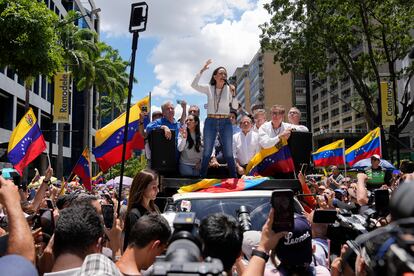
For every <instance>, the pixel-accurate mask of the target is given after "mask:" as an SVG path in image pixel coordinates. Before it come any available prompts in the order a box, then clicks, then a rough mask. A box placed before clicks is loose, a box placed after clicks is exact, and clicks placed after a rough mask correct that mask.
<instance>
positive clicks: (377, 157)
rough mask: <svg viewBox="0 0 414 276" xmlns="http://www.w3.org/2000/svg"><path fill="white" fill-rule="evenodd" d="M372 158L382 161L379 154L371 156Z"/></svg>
mask: <svg viewBox="0 0 414 276" xmlns="http://www.w3.org/2000/svg"><path fill="white" fill-rule="evenodd" d="M371 158H375V159H378V160H379V159H381V156H379V155H378V154H373V155H371Z"/></svg>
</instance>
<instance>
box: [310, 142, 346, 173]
mask: <svg viewBox="0 0 414 276" xmlns="http://www.w3.org/2000/svg"><path fill="white" fill-rule="evenodd" d="M312 158H313V163H314V164H315V167H325V166H332V165H336V166H338V165H343V164H345V140H344V139H342V140H338V141H335V142H333V143H330V144H328V145H326V146H323V147H321V148H319V149H318V150H317V151H315V152H313V153H312Z"/></svg>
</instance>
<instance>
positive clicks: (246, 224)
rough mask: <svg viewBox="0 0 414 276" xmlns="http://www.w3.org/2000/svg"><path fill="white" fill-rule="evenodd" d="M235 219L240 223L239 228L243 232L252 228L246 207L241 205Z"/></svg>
mask: <svg viewBox="0 0 414 276" xmlns="http://www.w3.org/2000/svg"><path fill="white" fill-rule="evenodd" d="M236 213H237V218H238V220H239V223H240V228H241V229H242V231H243V232H246V231H250V230H251V228H252V222H251V220H250V212H249V210H248V209H247V207H246V206H244V205H241V206H240V208H239V209H238V210H237V211H236Z"/></svg>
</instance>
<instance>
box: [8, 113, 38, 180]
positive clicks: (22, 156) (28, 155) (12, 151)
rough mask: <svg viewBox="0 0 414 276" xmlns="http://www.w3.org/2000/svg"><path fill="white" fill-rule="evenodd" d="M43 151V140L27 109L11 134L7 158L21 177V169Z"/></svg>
mask: <svg viewBox="0 0 414 276" xmlns="http://www.w3.org/2000/svg"><path fill="white" fill-rule="evenodd" d="M45 149H46V143H45V139H44V138H43V134H42V132H41V131H40V128H39V125H38V124H37V119H36V116H35V114H34V113H33V110H32V109H31V108H29V110H28V111H27V112H26V114H24V116H23V118H22V119H21V120H20V122H19V124H18V125H17V127H16V128H15V129H14V130H13V132H12V134H11V137H10V141H9V147H8V149H7V157H8V158H9V161H10V163H12V164H13V167H14V168H15V169H16V171H17V172H18V173H19V174H20V175H22V172H23V169H24V168H25V167H26V166H27V165H29V164H30V162H32V161H33V160H34V159H36V157H38V156H39V155H40V154H41V153H42V152H43V151H44V150H45Z"/></svg>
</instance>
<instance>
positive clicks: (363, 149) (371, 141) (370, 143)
mask: <svg viewBox="0 0 414 276" xmlns="http://www.w3.org/2000/svg"><path fill="white" fill-rule="evenodd" d="M374 154H378V155H379V156H381V130H380V128H379V127H377V128H376V129H374V130H372V131H370V132H369V133H368V134H367V135H365V136H364V138H362V139H361V140H359V141H358V142H356V143H355V144H354V145H353V146H352V147H350V148H349V149H347V150H346V151H345V159H346V162H348V164H349V165H350V166H353V165H354V164H355V163H356V162H358V161H359V160H362V159H365V158H370V157H371V156H372V155H374Z"/></svg>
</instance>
